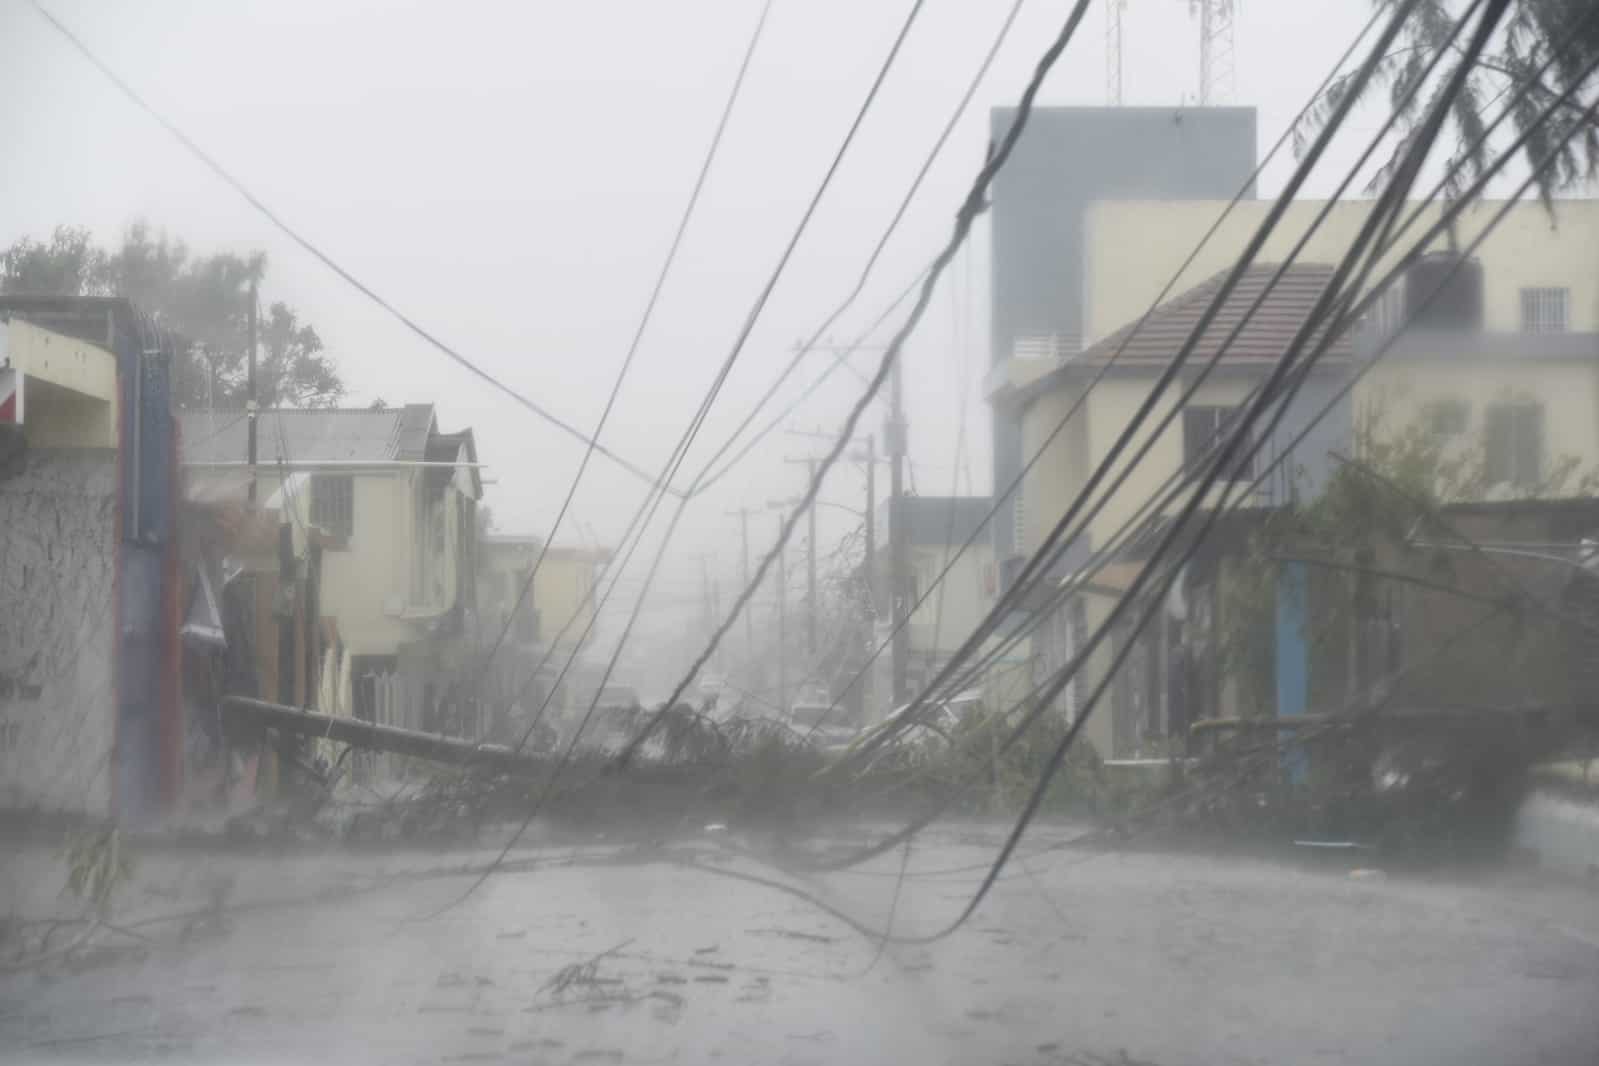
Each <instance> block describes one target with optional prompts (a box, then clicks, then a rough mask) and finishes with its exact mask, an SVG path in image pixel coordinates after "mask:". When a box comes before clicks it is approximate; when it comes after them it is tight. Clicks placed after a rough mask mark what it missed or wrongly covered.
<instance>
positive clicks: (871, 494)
mask: <svg viewBox="0 0 1599 1066" xmlns="http://www.w3.org/2000/svg"><path fill="white" fill-rule="evenodd" d="M788 433H789V435H790V436H794V437H810V438H813V439H815V440H824V441H827V442H829V443H833V442H835V441H837V440H838V435H837V434H835V433H825V432H822V431H821V430H812V431H806V430H798V429H791V430H789V431H788ZM850 443H852V444H855V445H863V446H864V450H862V451H856V452H852V453H851V454H850V457H849V458H850V461H851V462H857V463H865V464H866V509H865V510H864V511H862V512H861V513H860V514H861V519H862V522H863V524H864V526H865V533H866V558H865V561H864V564H863V565H864V566H865V568H866V573H865V578H866V595H867V600H868V602H869V603H870V604H871V613H870V625H871V626H873V627H875V626H876V624H877V620H878V619H879V618H881V617H882V616H883V614H884V610H883V603H884V597H883V582H882V580H881V578H880V576H879V571H880V570H881V569H882V567H881V563H880V561H879V559H878V558H877V464H878V462H879V460H878V455H877V438H876V437H875V436H873V435H871V434H867V435H866V436H864V437H856V438H855V439H854V440H853V441H851V442H850ZM792 461H794V460H790V462H792ZM813 476H814V475H813ZM816 502H817V503H820V502H822V501H821V500H817V501H816ZM814 513H815V511H814V504H813V510H812V514H813V516H814ZM814 540H815V535H814V533H813V534H812V541H813V542H814ZM863 654H864V652H863ZM877 687H878V686H877V684H876V679H875V677H874V676H873V674H872V672H870V671H868V672H867V674H866V675H865V676H864V677H862V679H861V681H860V683H859V684H857V685H852V686H851V687H850V688H849V690H847V691H846V693H845V695H846V697H850V698H852V701H853V702H852V703H851V713H853V714H856V715H862V714H864V712H865V710H866V708H868V707H873V706H875V705H876V701H875V699H874V697H873V693H874V692H875V690H876V689H877Z"/></svg>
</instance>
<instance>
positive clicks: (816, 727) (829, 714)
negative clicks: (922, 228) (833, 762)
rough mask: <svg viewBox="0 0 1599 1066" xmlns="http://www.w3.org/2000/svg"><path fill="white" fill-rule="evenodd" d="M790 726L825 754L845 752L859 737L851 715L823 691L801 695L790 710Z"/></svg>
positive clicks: (858, 730) (857, 728)
mask: <svg viewBox="0 0 1599 1066" xmlns="http://www.w3.org/2000/svg"><path fill="white" fill-rule="evenodd" d="M788 724H789V726H790V728H792V729H793V730H794V731H795V732H796V733H798V734H800V735H801V736H803V737H806V738H808V739H809V740H810V741H811V742H812V743H813V744H815V745H816V746H817V747H818V748H820V749H821V750H823V751H842V750H844V749H845V748H847V747H849V745H850V743H851V742H852V741H853V740H854V739H855V737H856V736H857V735H858V734H859V732H860V729H859V727H858V726H857V725H856V724H855V723H853V722H852V721H850V715H849V712H848V711H846V710H845V709H844V708H843V707H842V706H838V705H837V704H836V703H835V702H834V701H833V700H832V699H830V698H829V697H828V695H827V693H826V692H825V691H823V690H818V691H815V692H810V693H806V694H804V695H802V696H801V697H800V698H799V699H798V700H796V701H795V702H794V705H793V706H792V707H790V708H789V711H788Z"/></svg>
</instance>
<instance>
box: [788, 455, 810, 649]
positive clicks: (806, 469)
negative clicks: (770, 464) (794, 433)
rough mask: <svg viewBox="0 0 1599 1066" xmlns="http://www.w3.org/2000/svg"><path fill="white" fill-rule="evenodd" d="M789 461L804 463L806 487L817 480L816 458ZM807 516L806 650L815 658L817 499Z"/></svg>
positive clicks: (789, 461)
mask: <svg viewBox="0 0 1599 1066" xmlns="http://www.w3.org/2000/svg"><path fill="white" fill-rule="evenodd" d="M783 461H784V462H787V463H804V464H805V472H806V473H805V477H806V482H805V484H806V487H807V488H809V487H810V485H811V483H813V482H814V481H815V480H816V460H815V459H814V458H810V457H806V458H804V459H785V460H783ZM805 518H806V523H807V524H806V534H805V535H806V537H807V538H808V539H807V542H806V545H805V596H806V604H805V650H806V651H807V652H809V653H810V654H811V656H812V657H813V658H814V657H815V655H816V611H817V601H816V500H814V499H813V500H811V506H810V513H809V514H808V515H806V516H805Z"/></svg>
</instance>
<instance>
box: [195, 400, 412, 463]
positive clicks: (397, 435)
mask: <svg viewBox="0 0 1599 1066" xmlns="http://www.w3.org/2000/svg"><path fill="white" fill-rule="evenodd" d="M179 418H180V421H181V424H182V427H183V461H184V462H187V463H226V462H243V461H244V460H245V458H246V449H247V447H248V441H247V437H248V428H247V420H246V419H245V417H244V416H243V414H242V413H241V412H238V411H221V412H208V411H184V412H181V413H180V415H179ZM432 426H433V405H432V404H407V405H406V406H404V407H390V408H384V409H381V410H367V409H364V408H338V407H335V408H320V409H314V410H290V409H268V410H263V411H262V412H261V413H260V415H259V416H258V417H257V419H256V450H257V454H258V455H259V457H260V460H261V461H262V462H263V463H270V462H272V461H274V460H276V459H278V458H279V457H281V458H283V459H285V460H288V461H290V462H296V463H322V462H351V461H355V462H360V461H368V462H382V461H386V460H391V459H423V458H425V456H426V452H427V440H428V432H429V430H430V429H431V428H432Z"/></svg>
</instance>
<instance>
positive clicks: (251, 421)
mask: <svg viewBox="0 0 1599 1066" xmlns="http://www.w3.org/2000/svg"><path fill="white" fill-rule="evenodd" d="M256 302H257V291H256V282H253V281H252V282H250V350H249V351H248V352H247V353H246V365H247V366H248V368H249V369H248V375H247V378H246V384H247V387H248V390H249V391H248V394H247V395H246V396H245V400H244V409H245V417H246V419H247V422H246V427H245V440H246V441H247V443H246V445H245V457H244V459H245V462H247V463H249V464H250V489H249V501H250V506H251V507H254V506H255V464H256V458H257V457H256V450H255V415H256V394H255V358H256V355H255V347H256V331H257V326H256V309H255V308H256ZM284 702H288V701H284Z"/></svg>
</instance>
